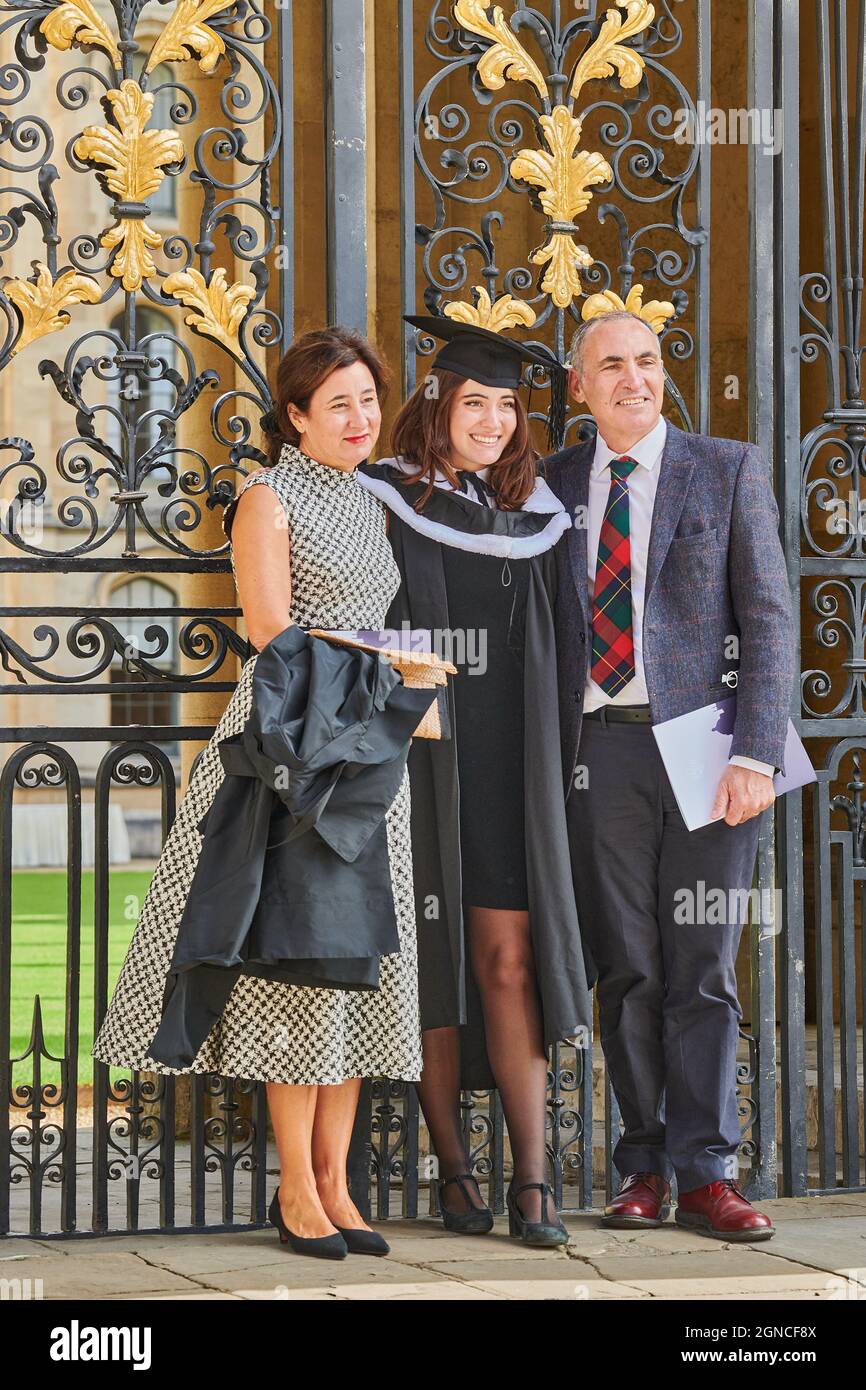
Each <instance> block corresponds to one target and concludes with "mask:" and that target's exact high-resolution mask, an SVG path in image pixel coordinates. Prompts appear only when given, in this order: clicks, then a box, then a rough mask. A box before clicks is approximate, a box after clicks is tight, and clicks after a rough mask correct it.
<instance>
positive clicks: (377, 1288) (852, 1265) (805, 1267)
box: [0, 1194, 866, 1301]
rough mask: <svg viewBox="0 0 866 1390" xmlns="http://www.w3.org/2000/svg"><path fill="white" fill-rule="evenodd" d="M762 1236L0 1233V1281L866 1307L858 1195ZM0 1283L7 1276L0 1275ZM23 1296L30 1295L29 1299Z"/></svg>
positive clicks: (783, 1215) (302, 1294) (56, 1292)
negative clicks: (373, 1247) (319, 1256)
mask: <svg viewBox="0 0 866 1390" xmlns="http://www.w3.org/2000/svg"><path fill="white" fill-rule="evenodd" d="M761 1208H762V1210H764V1211H767V1212H768V1213H770V1214H771V1215H772V1217H773V1220H774V1223H775V1225H776V1227H777V1234H776V1235H775V1237H774V1238H773V1239H772V1240H769V1241H765V1242H756V1243H755V1244H754V1245H734V1244H726V1243H723V1242H721V1241H716V1240H712V1239H708V1238H707V1237H702V1236H697V1235H693V1234H691V1233H690V1232H687V1231H683V1230H680V1229H679V1228H678V1227H676V1226H675V1225H674V1223H673V1218H671V1220H670V1222H669V1224H668V1226H667V1227H666V1228H663V1229H661V1230H650V1231H606V1230H603V1229H602V1228H600V1227H599V1226H598V1213H596V1214H593V1213H581V1214H579V1215H571V1216H566V1217H565V1218H564V1219H565V1221H566V1224H567V1226H568V1228H569V1231H570V1232H571V1240H570V1243H569V1245H568V1248H567V1250H536V1251H534V1250H530V1249H527V1248H524V1247H523V1246H521V1245H520V1244H519V1243H518V1242H516V1241H513V1240H511V1239H510V1238H509V1236H508V1226H507V1221H506V1219H505V1218H504V1217H503V1218H500V1219H499V1221H498V1222H497V1225H496V1229H495V1230H494V1231H493V1232H491V1233H490V1234H489V1235H484V1236H455V1235H450V1234H449V1233H448V1232H446V1231H444V1230H443V1228H442V1226H441V1223H440V1222H438V1221H437V1220H433V1219H431V1218H429V1217H428V1218H422V1219H419V1220H418V1221H414V1222H413V1221H389V1222H386V1223H380V1224H379V1226H378V1229H380V1230H381V1231H382V1232H383V1233H384V1234H385V1235H386V1237H387V1239H388V1241H389V1242H390V1244H391V1255H390V1256H389V1257H387V1258H384V1259H381V1258H379V1259H376V1258H373V1257H370V1256H358V1255H350V1256H348V1258H347V1259H346V1260H344V1261H341V1262H334V1263H331V1262H328V1261H324V1260H323V1261H319V1260H314V1259H311V1258H309V1257H304V1256H299V1255H295V1254H292V1253H288V1254H287V1253H286V1252H285V1250H284V1248H283V1247H281V1246H280V1244H279V1240H278V1237H277V1233H276V1231H275V1230H274V1229H273V1228H272V1227H268V1228H267V1229H265V1230H257V1231H240V1232H237V1233H232V1232H228V1233H214V1234H210V1235H172V1236H164V1235H147V1236H134V1235H119V1236H105V1237H103V1236H100V1237H94V1238H89V1237H86V1238H81V1239H72V1240H29V1239H21V1238H20V1237H12V1238H9V1239H7V1240H3V1241H0V1285H2V1288H3V1290H4V1297H7V1298H8V1297H14V1296H16V1295H15V1294H14V1293H13V1292H12V1291H11V1288H10V1283H9V1281H17V1280H20V1281H22V1284H21V1287H22V1288H24V1289H26V1288H27V1285H26V1281H27V1280H31V1281H36V1280H41V1281H42V1283H41V1286H40V1285H37V1284H35V1283H31V1285H30V1288H31V1289H32V1291H33V1292H32V1294H31V1295H30V1296H35V1297H42V1298H43V1299H45V1300H49V1299H74V1300H85V1299H93V1300H103V1299H121V1300H126V1299H145V1300H150V1299H169V1300H177V1299H233V1300H238V1299H240V1300H251V1299H252V1300H261V1299H265V1300H270V1299H332V1300H334V1299H336V1300H358V1299H362V1300H375V1299H382V1300H387V1299H421V1300H430V1299H437V1300H438V1299H499V1300H514V1299H517V1300H525V1299H557V1300H562V1299H578V1300H581V1299H583V1300H589V1299H606V1300H609V1299H630V1300H649V1299H689V1300H700V1299H706V1300H712V1301H718V1300H720V1299H723V1300H736V1299H768V1300H791V1299H810V1300H811V1299H845V1300H863V1301H866V1195H864V1194H853V1195H852V1194H843V1195H840V1196H834V1197H811V1198H788V1199H785V1200H781V1201H775V1202H762V1203H761ZM4 1281H5V1282H4ZM25 1296H27V1295H26V1294H25Z"/></svg>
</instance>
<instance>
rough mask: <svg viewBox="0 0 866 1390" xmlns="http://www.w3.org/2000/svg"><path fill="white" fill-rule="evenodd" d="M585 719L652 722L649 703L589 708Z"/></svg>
mask: <svg viewBox="0 0 866 1390" xmlns="http://www.w3.org/2000/svg"><path fill="white" fill-rule="evenodd" d="M583 717H584V719H597V720H598V721H599V723H601V724H607V723H611V722H613V723H615V724H651V723H652V716H651V715H650V707H649V705H600V706H599V708H598V709H590V710H587V712H586V714H585V715H584V716H583Z"/></svg>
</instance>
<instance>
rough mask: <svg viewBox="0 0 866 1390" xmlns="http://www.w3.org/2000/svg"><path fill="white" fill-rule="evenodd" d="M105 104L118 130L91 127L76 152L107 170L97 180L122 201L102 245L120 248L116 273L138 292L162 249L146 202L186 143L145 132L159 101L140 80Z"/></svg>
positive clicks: (125, 285) (125, 86) (125, 84)
mask: <svg viewBox="0 0 866 1390" xmlns="http://www.w3.org/2000/svg"><path fill="white" fill-rule="evenodd" d="M104 101H105V102H107V103H108V105H109V107H110V108H111V113H112V116H113V118H114V120H115V122H116V124H117V128H116V129H113V128H112V127H111V126H86V127H85V129H84V131H83V132H82V134H81V135H79V137H78V139H77V140H76V141H75V144H74V145H73V147H72V149H73V153H74V154H75V155H76V156H77V158H78V159H80V160H81V161H82V162H83V163H89V164H96V165H100V166H102V167H103V169H104V170H105V172H101V173H99V175H98V176H99V178H100V181H101V182H102V184H103V186H104V187H105V188H106V189H107V190H108V192H110V193H113V194H114V196H115V198H116V199H117V203H116V205H115V207H116V210H117V212H118V214H119V221H118V222H117V223H116V224H115V226H113V227H111V228H109V230H108V231H107V232H104V233H103V235H102V236H101V237H100V244H101V245H102V246H104V247H105V249H106V250H113V249H114V248H115V247H117V254H116V255H115V256H114V259H113V260H112V263H111V274H112V275H114V276H116V277H117V278H118V279H120V280H121V281H122V283H123V288H124V289H125V290H137V289H140V287H141V284H142V281H143V280H146V279H147V278H148V277H149V276H151V275H153V274H154V273H155V269H156V267H155V265H154V261H153V257H152V255H151V251H152V250H155V249H156V247H157V246H161V245H162V237H161V236H160V234H159V233H158V232H155V231H154V230H153V228H152V227H149V226H148V225H147V222H146V221H145V217H146V215H147V208H146V206H144V203H145V200H146V199H147V198H149V197H150V195H151V194H152V193H155V192H156V190H157V189H158V188H159V186H160V184H161V183H162V181H163V179H164V178H165V174H164V173H163V169H164V168H165V166H166V165H169V164H179V163H180V161H181V160H182V159H183V157H184V148H183V142H182V141H181V139H180V136H179V135H177V134H176V133H175V132H174V131H172V130H145V128H144V127H145V126H146V125H147V122H148V120H149V119H150V116H151V113H152V111H153V102H154V98H153V95H152V93H150V92H144V91H142V89H141V87H140V86H139V85H138V83H137V82H133V81H132V80H131V79H129V78H128V79H126V81H124V82H122V83H121V84H120V87H119V89H118V88H114V89H113V90H112V91H110V92H106V94H105V97H104Z"/></svg>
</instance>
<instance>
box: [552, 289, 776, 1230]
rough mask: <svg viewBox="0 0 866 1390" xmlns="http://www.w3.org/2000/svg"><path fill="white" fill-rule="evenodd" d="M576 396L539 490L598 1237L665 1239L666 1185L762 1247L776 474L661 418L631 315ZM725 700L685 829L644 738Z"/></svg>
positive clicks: (659, 389)
mask: <svg viewBox="0 0 866 1390" xmlns="http://www.w3.org/2000/svg"><path fill="white" fill-rule="evenodd" d="M569 390H570V392H571V394H572V395H573V396H574V398H575V399H576V400H579V401H586V402H587V404H588V406H589V409H590V411H591V413H592V415H593V417H594V419H595V421H596V424H597V426H598V432H597V435H596V436H595V438H594V439H593V440H591V441H590V442H588V443H581V444H578V445H576V446H575V447H572V448H568V449H565V450H563V451H562V452H561V453H558V454H556V455H554V456H552V457H551V458H550V459H548V460H547V462H546V476H547V480H548V483H549V485H550V487H551V488H552V489H553V491H554V492H555V493H556V494H557V495H558V496H559V497H560V498H561V499H562V501H563V502H564V503H565V505H566V506H567V507H568V508H569V509H570V511H571V513H572V516H573V519H574V526H573V529H572V530H570V531H568V532H567V533H566V535H565V536H564V537H563V539H562V541H561V542H560V544H559V546H558V548H557V557H556V558H557V566H558V579H559V596H558V601H557V614H556V623H557V654H558V661H559V700H560V714H561V731H562V740H563V746H562V755H563V773H564V778H565V791H566V797H567V812H568V822H569V836H570V842H571V852H572V867H573V873H574V882H575V890H576V894H577V902H578V911H579V914H580V922H581V932H582V935H583V940H584V943H585V947H586V949H587V953H588V955H589V956H590V957H591V966H592V967H593V973H595V972H597V981H598V1003H599V1018H600V1025H601V1041H602V1047H603V1050H604V1054H605V1059H606V1063H607V1067H608V1070H609V1074H610V1077H611V1081H612V1084H613V1087H614V1090H615V1092H616V1096H617V1100H618V1102H619V1106H620V1110H621V1113H622V1119H623V1125H624V1132H623V1135H622V1137H621V1139H620V1140H619V1143H618V1144H617V1146H616V1149H615V1151H614V1162H615V1164H616V1167H617V1169H618V1170H619V1173H620V1175H621V1177H622V1179H623V1181H622V1184H621V1188H620V1192H619V1193H618V1195H617V1196H616V1197H615V1198H614V1200H613V1201H612V1202H611V1204H610V1205H609V1206H608V1207H607V1208H606V1209H605V1215H604V1216H603V1218H602V1221H603V1223H604V1224H607V1225H613V1226H647V1225H650V1226H656V1225H660V1224H661V1222H662V1221H664V1220H665V1219H666V1217H667V1216H668V1214H669V1210H670V1205H669V1202H670V1179H671V1177H672V1176H673V1175H674V1174H675V1175H676V1179H677V1187H678V1206H677V1210H676V1220H677V1222H678V1223H679V1224H680V1225H686V1226H690V1227H693V1228H696V1229H700V1230H702V1231H703V1232H705V1233H706V1234H708V1235H712V1236H716V1237H718V1238H720V1239H724V1240H732V1239H733V1240H736V1239H740V1240H754V1239H756V1238H766V1237H769V1236H771V1235H772V1234H773V1227H772V1225H771V1224H770V1221H769V1218H768V1217H767V1216H765V1215H764V1214H763V1213H761V1212H758V1211H756V1210H755V1209H754V1208H753V1207H752V1206H751V1205H750V1203H749V1202H748V1201H747V1200H746V1198H745V1197H744V1196H743V1195H742V1193H741V1192H740V1190H739V1188H738V1187H737V1185H736V1177H737V1156H736V1155H737V1145H738V1141H739V1133H740V1131H739V1123H738V1115H737V1101H736V1093H735V1076H736V1060H735V1059H736V1047H737V1036H738V1024H739V1021H740V1019H741V1017H742V1011H741V1009H740V1005H739V1002H738V999H737V992H736V975H735V961H736V954H737V947H738V944H739V940H740V936H741V932H742V927H743V925H744V913H743V904H744V901H745V899H746V898H747V895H748V890H749V889H750V888H751V886H752V877H753V872H754V864H755V856H756V851H757V841H758V827H759V817H760V813H761V812H762V811H764V810H765V809H766V808H767V807H769V806H770V805H771V804H772V802H773V800H774V796H775V793H774V789H773V782H772V776H773V773H774V772H775V771H776V769H779V768H781V767H782V764H783V757H784V745H785V735H786V729H787V722H788V715H789V708H790V703H791V696H792V693H793V682H794V674H795V646H794V628H793V618H792V613H791V604H790V594H789V587H788V581H787V575H786V569H785V563H784V556H783V553H782V548H781V545H780V543H779V536H778V521H779V515H778V509H777V507H776V502H775V499H774V496H773V491H772V487H771V482H770V474H769V469H768V467H767V464H766V462H765V461H764V459H763V458H762V456H761V453H760V451H759V450H758V449H757V448H755V447H754V446H753V445H751V444H744V443H740V442H738V441H735V440H730V439H714V438H709V437H706V436H702V435H697V434H689V433H685V432H684V431H682V430H680V429H678V428H677V427H676V426H674V425H672V424H670V423H669V422H666V421H665V420H664V419H663V418H662V416H661V408H662V404H663V398H664V373H663V368H662V362H661V354H660V350H659V344H658V339H657V337H656V334H655V333H654V332H653V330H652V329H651V328H650V327H649V326H648V325H647V324H646V323H645V322H643V321H642V320H640V319H639V318H637V317H635V316H634V315H632V314H630V313H626V312H624V311H623V312H620V311H616V312H613V313H610V314H607V315H605V316H604V317H602V318H598V319H593V320H590V321H589V322H587V323H584V324H582V325H581V327H580V328H579V329H578V330H577V332H576V334H575V337H574V341H573V343H572V353H571V370H570V372H569ZM734 672H736V673H737V674H736V676H734V674H733V673H734ZM734 686H735V687H736V688H735V690H734ZM732 693H736V697H737V713H736V723H735V727H734V739H733V744H732V747H731V759H730V763H729V766H728V768H727V769H726V771H725V774H724V776H723V778H722V780H721V782H720V784H719V787H718V791H717V796H716V804H715V806H714V810H713V814H714V816H715V817H716V818H717V819H716V820H715V822H714V823H712V824H710V825H708V826H705V827H703V828H702V829H699V830H695V831H693V832H691V833H689V832H688V830H687V829H686V826H685V822H684V821H683V818H682V816H681V814H680V811H679V809H678V807H677V804H676V801H675V798H674V795H673V792H672V790H671V786H670V782H669V781H668V778H667V774H666V772H665V770H664V766H663V764H662V762H661V758H660V755H659V753H658V749H657V746H656V743H655V739H654V738H653V735H652V725H653V724H656V723H659V722H661V721H663V720H666V719H671V718H673V717H674V716H675V715H680V714H684V713H686V712H687V711H688V710H692V709H697V708H699V707H700V706H702V705H707V704H710V703H712V701H713V700H714V699H718V698H719V697H721V696H725V695H730V694H732ZM718 890H722V891H721V893H719V891H718ZM742 890H745V892H744V891H742ZM720 902H724V903H725V904H727V905H728V906H727V909H722V910H721V912H720V910H719V906H718V905H719V903H720ZM707 903H712V904H713V905H714V906H713V910H711V911H707V907H706V905H707Z"/></svg>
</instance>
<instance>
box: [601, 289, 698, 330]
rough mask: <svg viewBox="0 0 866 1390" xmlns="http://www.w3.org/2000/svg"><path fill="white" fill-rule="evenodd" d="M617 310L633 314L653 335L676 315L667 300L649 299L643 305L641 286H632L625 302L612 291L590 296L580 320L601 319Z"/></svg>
mask: <svg viewBox="0 0 866 1390" xmlns="http://www.w3.org/2000/svg"><path fill="white" fill-rule="evenodd" d="M618 309H619V310H622V309H625V310H626V311H627V312H628V313H629V314H635V315H636V316H637V318H639V319H643V321H644V323H647V324H649V326H650V328H651V329H652V330H653V332H654V333H661V331H662V329H663V328H664V326H665V324H666V323H667V321H668V319H670V318H673V316H674V314H675V313H676V309H675V308H674V306H673V304H671V302H670V300H669V299H651V300H650V301H649V303H648V304H644V303H643V285H632V287H631V289H630V290H629V292H628V294H627V295H626V297H625V300H622V299H620V297H619V295H618V294H614V292H613V290H604V291H602V293H600V294H591V295H590V296H589V298H588V299H587V300H585V302H584V304H583V308H582V309H581V318H583V319H597V318H601V317H602V315H603V314H612V313H613V312H614V311H615V310H618Z"/></svg>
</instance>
